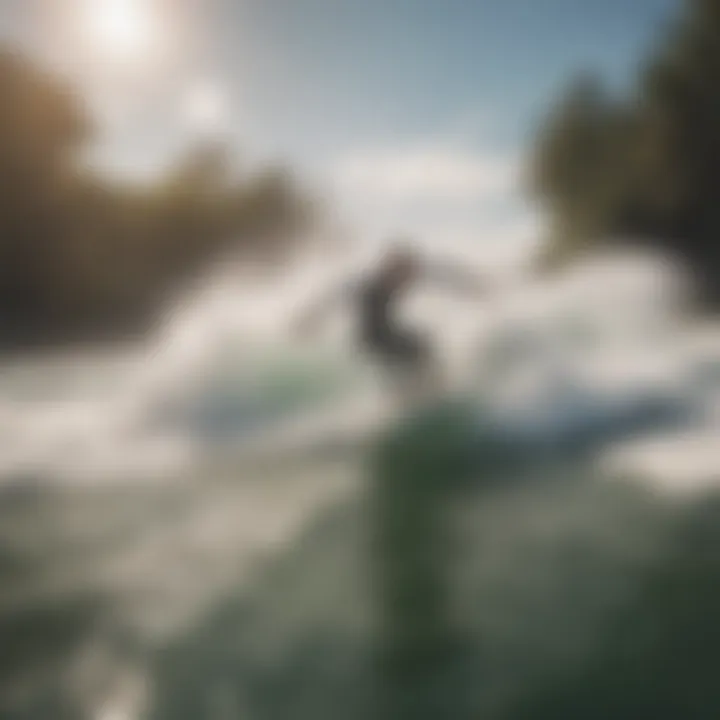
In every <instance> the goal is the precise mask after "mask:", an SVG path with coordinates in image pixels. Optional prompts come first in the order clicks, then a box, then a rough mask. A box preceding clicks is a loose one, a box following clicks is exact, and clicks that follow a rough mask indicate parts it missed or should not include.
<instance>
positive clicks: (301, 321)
mask: <svg viewBox="0 0 720 720" xmlns="http://www.w3.org/2000/svg"><path fill="white" fill-rule="evenodd" d="M356 290H357V287H356V283H353V282H344V283H342V284H340V285H337V286H335V287H332V288H331V289H330V290H328V291H327V292H325V293H324V294H322V295H321V296H319V297H316V298H315V299H314V301H313V302H311V303H310V304H309V305H307V306H306V307H305V308H303V310H302V311H301V312H300V314H299V315H298V316H297V317H296V318H295V321H294V324H295V328H296V329H297V330H298V331H299V332H300V333H301V334H306V333H310V332H314V331H315V330H316V328H318V326H319V325H320V324H321V323H322V322H323V321H324V320H325V318H326V317H327V315H328V314H329V313H330V312H331V311H332V310H333V309H335V308H336V307H337V305H338V304H339V303H341V302H344V301H345V300H348V299H350V298H351V297H352V296H353V295H354V294H355V292H356Z"/></svg>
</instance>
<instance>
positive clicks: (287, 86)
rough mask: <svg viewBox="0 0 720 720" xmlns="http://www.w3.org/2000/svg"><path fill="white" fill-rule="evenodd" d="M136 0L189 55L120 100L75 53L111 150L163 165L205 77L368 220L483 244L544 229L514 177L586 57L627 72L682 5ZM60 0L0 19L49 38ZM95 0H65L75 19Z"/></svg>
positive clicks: (2, 0)
mask: <svg viewBox="0 0 720 720" xmlns="http://www.w3.org/2000/svg"><path fill="white" fill-rule="evenodd" d="M105 1H106V0H94V2H95V3H102V2H105ZM108 1H110V2H118V1H119V2H123V0H108ZM125 1H127V2H131V3H146V4H147V5H148V6H150V5H153V7H154V8H155V10H156V11H157V12H158V15H157V19H158V23H157V27H156V33H157V39H158V41H159V39H160V36H161V35H163V34H165V35H168V36H171V35H172V34H173V33H176V34H177V33H179V28H180V27H181V26H182V27H183V28H184V31H185V32H184V39H183V42H182V43H180V42H178V43H177V48H176V52H177V53H179V54H183V53H184V54H185V55H186V57H185V59H184V60H185V62H179V63H176V64H175V65H174V66H173V70H172V72H168V74H166V75H162V74H160V73H159V74H157V75H156V76H155V75H153V73H152V72H149V71H148V67H147V65H148V64H149V63H147V62H146V63H145V65H146V67H145V68H143V72H141V73H138V76H137V77H138V78H140V77H141V76H142V78H141V79H142V82H140V81H139V80H138V82H137V87H136V88H134V87H133V81H132V79H130V80H128V79H127V78H125V79H124V81H123V83H122V89H118V91H117V94H118V98H119V99H118V98H116V100H117V102H115V101H113V82H115V81H116V80H117V78H116V77H115V75H113V76H112V78H111V77H110V69H108V70H107V72H108V76H107V77H104V76H103V69H102V67H100V68H98V66H99V63H98V62H94V61H93V58H92V54H91V53H90V54H88V55H85V56H84V58H85V59H84V62H83V63H80V64H79V65H78V67H81V68H85V69H87V68H89V67H92V69H93V78H94V83H95V85H88V87H89V88H92V87H102V88H103V91H102V92H103V98H104V99H103V102H105V103H108V102H109V101H111V102H110V104H109V105H108V107H110V108H112V109H111V110H110V111H109V112H106V115H107V116H108V117H109V118H110V119H111V120H112V121H113V123H112V127H110V128H109V129H108V131H107V133H106V136H105V143H104V146H103V151H104V153H105V156H106V157H107V158H108V162H109V163H110V164H111V165H112V164H113V163H115V164H117V165H118V166H122V167H123V168H124V169H125V170H128V169H130V170H131V171H132V170H133V169H135V168H137V169H141V168H142V167H143V166H146V165H148V164H149V163H156V164H157V163H162V162H163V161H164V160H165V159H166V158H167V157H168V156H169V155H170V154H171V152H172V151H173V150H174V149H176V148H177V147H179V146H181V145H182V143H183V142H185V141H186V140H187V137H186V135H187V133H188V122H187V118H184V114H185V111H184V109H183V108H184V107H186V101H185V100H184V99H183V98H184V97H185V95H184V93H185V94H187V92H188V90H187V88H188V87H191V86H193V84H197V83H198V82H204V83H206V84H209V85H211V86H212V88H213V89H214V93H215V95H216V96H217V97H219V98H221V100H222V107H223V108H224V111H223V113H222V114H223V118H222V131H223V132H224V133H225V134H226V135H228V136H229V137H230V138H231V141H232V142H233V143H234V144H236V145H237V147H238V149H239V151H240V152H241V153H242V154H243V155H245V156H246V157H250V158H257V157H270V158H280V159H285V160H286V161H287V162H288V163H290V164H292V165H293V166H294V167H296V168H297V169H298V171H299V172H300V173H301V174H304V175H305V176H307V177H308V178H310V179H312V181H313V182H315V183H317V184H320V185H321V186H322V187H323V188H324V190H325V192H327V193H329V194H331V195H332V198H333V202H336V203H337V205H338V206H339V207H340V208H341V211H342V212H343V213H344V214H346V215H347V216H348V218H349V219H350V221H351V222H352V223H354V224H355V225H356V226H357V227H358V229H359V230H360V231H361V232H364V233H366V234H368V235H379V234H381V233H384V232H393V231H396V230H397V231H400V230H410V231H413V232H418V233H427V234H430V235H434V236H435V235H438V234H439V233H440V234H443V235H446V236H447V237H448V238H450V237H451V236H452V237H454V238H456V239H457V238H466V239H468V240H469V241H470V242H473V240H472V238H475V237H493V236H495V237H498V238H500V237H504V238H506V239H507V242H511V238H512V237H514V236H519V235H522V233H526V234H528V233H533V232H535V229H534V225H532V223H531V222H530V216H529V214H528V211H527V209H526V208H525V207H524V205H523V204H522V203H521V202H520V200H519V194H518V192H517V191H516V189H515V181H516V179H517V174H518V168H519V167H520V166H521V164H522V157H523V154H524V152H525V150H526V148H527V146H528V144H529V139H530V138H531V137H532V132H533V129H534V128H535V126H536V121H537V118H538V117H539V116H541V114H542V113H543V112H544V111H545V110H546V109H547V107H548V106H549V104H550V103H551V101H552V99H553V97H555V96H556V94H557V93H558V92H559V90H560V89H561V88H562V87H563V85H564V84H565V83H566V82H567V81H568V79H569V78H570V77H571V76H572V75H573V73H575V72H577V71H579V70H582V69H592V70H596V71H598V72H599V73H601V74H602V75H603V76H604V77H605V78H606V79H607V80H608V82H610V83H611V84H612V85H614V86H616V87H619V88H623V87H627V86H628V85H629V84H630V82H631V80H632V74H633V71H634V69H635V68H636V67H637V64H638V62H639V60H640V59H641V58H642V57H643V56H645V55H646V54H647V52H648V49H649V48H650V47H651V46H652V43H653V42H654V40H655V39H656V38H657V36H658V33H659V32H661V31H662V29H663V27H664V25H665V24H666V23H667V21H668V19H669V18H670V17H671V16H672V14H673V12H674V11H675V10H676V8H677V6H678V0H601V1H595V0H175V1H174V2H170V0H125ZM48 2H49V0H0V32H2V33H3V34H4V35H8V36H10V37H13V36H15V37H16V38H18V37H22V39H23V41H25V42H28V43H29V44H30V45H33V44H34V46H35V48H36V49H41V50H43V51H44V50H46V49H47V48H46V47H44V46H45V45H46V44H47V43H45V42H43V40H42V38H43V35H42V34H41V33H39V32H37V28H34V27H33V23H37V22H38V18H39V17H42V14H43V12H44V10H43V7H44V5H47V4H48ZM83 2H87V0H66V2H65V5H67V7H68V10H67V17H66V18H64V22H65V23H66V24H68V25H72V23H73V20H74V19H73V17H72V15H73V12H74V13H75V14H76V15H78V16H79V15H80V13H81V12H83V11H82V10H81V7H82V3H83ZM31 7H33V8H34V13H33V12H29V8H31ZM158 7H159V8H160V10H157V8H158ZM73 8H74V9H73ZM163 13H164V15H163ZM174 15H179V16H181V17H182V19H183V20H184V21H185V22H184V24H183V23H180V22H179V21H178V20H177V19H176V18H174V17H173V16H174ZM75 21H76V22H78V21H79V18H78V17H76V18H75ZM21 31H22V32H21ZM56 34H57V33H55V28H53V30H52V36H53V38H54V36H55V35H56ZM45 37H48V36H45ZM69 44H72V43H69ZM140 64H141V65H142V63H140ZM141 86H142V87H141ZM89 92H93V90H92V89H90V90H89ZM120 96H121V97H120ZM184 103H185V104H184ZM118 108H122V111H120V110H119V109H118ZM498 243H499V241H498ZM496 244H497V243H496Z"/></svg>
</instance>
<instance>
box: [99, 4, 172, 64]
mask: <svg viewBox="0 0 720 720" xmlns="http://www.w3.org/2000/svg"><path fill="white" fill-rule="evenodd" d="M85 7H86V10H85V12H86V18H87V23H86V24H87V29H88V32H89V35H90V39H91V41H92V43H93V45H94V46H95V47H96V48H97V50H98V52H99V53H101V54H103V55H104V56H106V57H108V58H110V59H113V60H117V61H123V62H129V61H138V60H142V59H146V58H147V57H148V55H149V54H150V52H151V50H152V47H153V44H154V42H156V41H157V40H158V38H157V37H156V36H157V32H156V28H155V27H154V23H153V17H152V13H151V10H150V7H149V6H148V0H88V1H87V2H86V4H85Z"/></svg>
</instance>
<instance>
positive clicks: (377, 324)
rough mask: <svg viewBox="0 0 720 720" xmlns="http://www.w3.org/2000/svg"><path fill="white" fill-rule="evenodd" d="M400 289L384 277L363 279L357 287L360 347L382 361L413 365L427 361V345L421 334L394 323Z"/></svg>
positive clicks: (428, 353)
mask: <svg viewBox="0 0 720 720" xmlns="http://www.w3.org/2000/svg"><path fill="white" fill-rule="evenodd" d="M404 289H405V288H404V287H402V286H398V285H397V284H395V283H392V282H388V281H387V280H386V279H385V278H384V277H382V276H380V277H375V278H371V279H369V280H366V281H365V282H364V283H362V285H361V287H360V288H359V292H358V296H357V300H356V301H357V302H358V305H359V308H358V310H359V316H360V328H359V340H360V345H361V347H362V348H363V349H364V350H365V351H366V352H370V353H371V354H372V355H374V356H376V357H377V358H378V359H380V360H381V361H383V362H390V363H393V364H395V363H398V364H402V365H417V364H421V363H424V362H426V361H428V360H429V358H430V344H429V342H428V340H427V338H425V337H424V336H423V335H422V334H421V333H419V332H416V331H415V330H412V329H409V328H405V327H402V326H401V325H400V324H399V323H398V322H397V320H396V305H397V302H398V301H399V300H400V297H401V296H402V294H403V292H404Z"/></svg>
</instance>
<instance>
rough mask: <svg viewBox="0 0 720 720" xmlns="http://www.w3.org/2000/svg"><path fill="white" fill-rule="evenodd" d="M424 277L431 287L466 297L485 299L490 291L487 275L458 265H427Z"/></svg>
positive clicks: (490, 285)
mask: <svg viewBox="0 0 720 720" xmlns="http://www.w3.org/2000/svg"><path fill="white" fill-rule="evenodd" d="M424 277H425V280H426V281H428V282H429V283H431V284H432V285H435V286H438V287H441V288H443V289H445V290H450V291H451V292H453V293H460V294H462V295H465V296H468V297H487V295H489V294H490V292H491V289H492V283H491V282H490V280H489V278H488V276H487V275H482V274H480V273H477V272H475V271H473V270H469V269H468V268H467V267H463V266H460V265H459V264H458V263H454V264H451V263H434V264H432V265H428V266H427V267H426V268H425V270H424Z"/></svg>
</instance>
